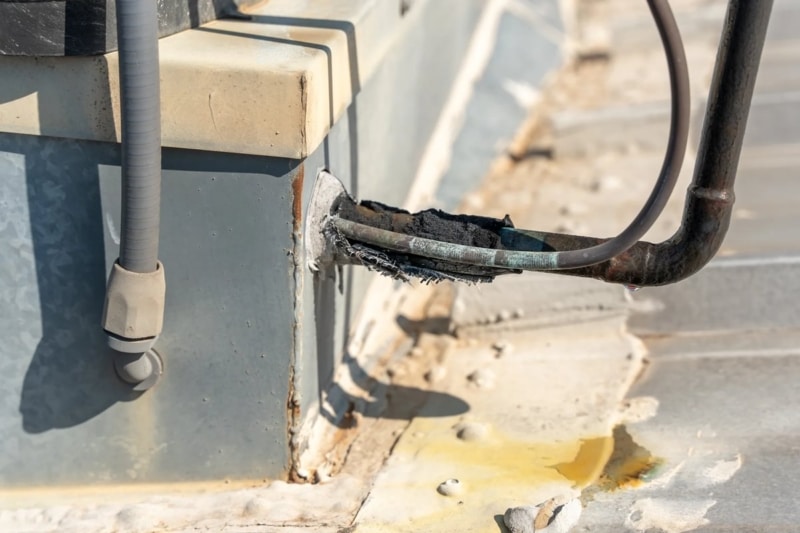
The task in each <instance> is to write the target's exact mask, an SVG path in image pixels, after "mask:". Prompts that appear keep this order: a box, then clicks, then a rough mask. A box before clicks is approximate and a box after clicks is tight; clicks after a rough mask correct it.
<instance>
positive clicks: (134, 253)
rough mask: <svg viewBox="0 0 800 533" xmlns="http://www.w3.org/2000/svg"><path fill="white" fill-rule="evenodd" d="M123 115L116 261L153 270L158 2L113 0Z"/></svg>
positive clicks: (157, 199) (158, 158) (157, 138)
mask: <svg viewBox="0 0 800 533" xmlns="http://www.w3.org/2000/svg"><path fill="white" fill-rule="evenodd" d="M117 34H118V41H119V76H120V93H121V119H122V224H121V226H122V228H121V235H120V251H119V263H120V265H121V266H122V267H123V268H124V269H126V270H130V271H132V272H140V273H147V272H153V271H155V270H156V264H157V261H158V232H159V209H160V204H161V113H160V101H161V99H160V91H159V70H158V5H157V2H155V0H117Z"/></svg>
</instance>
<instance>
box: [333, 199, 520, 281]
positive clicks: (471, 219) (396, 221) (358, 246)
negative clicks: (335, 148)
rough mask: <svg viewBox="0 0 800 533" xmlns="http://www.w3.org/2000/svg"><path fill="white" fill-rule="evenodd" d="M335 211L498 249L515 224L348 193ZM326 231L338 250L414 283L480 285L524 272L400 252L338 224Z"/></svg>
mask: <svg viewBox="0 0 800 533" xmlns="http://www.w3.org/2000/svg"><path fill="white" fill-rule="evenodd" d="M332 214H334V215H335V216H337V217H339V218H342V219H345V220H351V221H353V222H358V223H360V224H367V225H369V226H372V227H375V228H380V229H385V230H388V231H393V232H397V233H403V234H405V235H409V236H413V237H423V238H426V239H433V240H437V241H441V242H448V243H451V244H463V245H466V246H478V247H481V248H490V249H496V250H503V249H504V247H503V244H502V240H501V233H500V232H501V230H502V229H503V228H513V227H514V224H513V223H512V222H511V219H510V218H509V217H508V216H506V217H505V218H503V219H497V218H491V217H482V216H476V215H454V214H450V213H445V212H444V211H440V210H438V209H426V210H424V211H420V212H418V213H409V212H408V211H405V210H403V209H399V208H396V207H391V206H388V205H384V204H381V203H379V202H373V201H369V200H364V201H362V202H360V203H356V202H355V201H354V200H353V199H352V198H350V197H347V196H344V197H342V198H340V200H339V201H338V202H337V204H336V205H335V206H334V212H333V213H332ZM326 231H327V232H328V233H329V236H330V238H331V239H332V240H333V241H334V243H335V244H336V247H337V249H338V250H340V252H341V253H343V254H344V255H346V256H347V257H349V258H350V259H351V260H353V261H355V262H357V263H359V264H362V265H364V266H366V267H368V268H370V269H372V270H375V271H378V272H380V273H382V274H385V275H387V276H390V277H392V278H395V279H402V280H405V281H408V280H409V279H410V278H412V277H414V278H419V279H421V280H422V281H423V282H426V283H428V282H436V281H444V280H454V281H467V282H473V283H474V282H488V281H491V280H492V279H494V277H495V276H497V275H499V274H508V273H520V272H521V271H520V270H502V269H497V268H491V267H482V266H477V265H465V264H462V263H454V262H449V261H441V260H437V259H431V258H427V257H422V256H417V255H409V254H404V253H400V252H395V251H392V250H388V249H385V248H381V247H378V246H373V245H369V244H366V243H363V242H358V241H356V240H352V239H348V238H346V237H345V236H344V235H342V234H341V232H339V231H338V230H337V229H336V228H335V227H334V226H333V225H332V224H329V225H328V228H327V230H326Z"/></svg>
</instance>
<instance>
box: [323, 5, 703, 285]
mask: <svg viewBox="0 0 800 533" xmlns="http://www.w3.org/2000/svg"><path fill="white" fill-rule="evenodd" d="M647 3H648V5H649V7H650V12H651V13H652V15H653V19H654V21H655V23H656V26H657V27H658V31H659V35H660V36H661V41H662V43H663V46H664V52H665V54H666V57H667V67H668V69H669V76H670V90H671V94H672V108H671V109H672V112H671V121H670V132H669V142H668V144H667V149H666V153H665V155H664V162H663V164H662V167H661V171H660V173H659V176H658V179H657V181H656V184H655V186H654V187H653V191H652V192H651V194H650V197H649V198H648V199H647V201H646V203H645V205H644V207H642V210H641V211H640V212H639V214H638V215H637V216H636V218H634V220H633V221H632V222H631V223H630V225H629V226H628V227H627V228H625V229H624V230H623V231H622V233H620V234H619V235H617V236H616V237H614V238H612V239H608V240H607V241H605V242H602V243H600V244H596V245H594V246H591V247H588V248H581V249H577V250H560V251H519V250H497V249H491V248H478V247H474V246H465V245H460V244H452V243H448V242H440V241H435V240H432V239H425V238H421V237H413V236H408V235H405V234H401V233H395V232H390V231H387V230H383V229H379V228H373V227H371V226H367V225H365V224H359V223H356V222H353V221H350V220H345V219H342V218H333V219H332V221H331V222H332V223H333V225H334V226H335V227H336V228H337V230H338V231H340V232H341V234H342V235H344V236H345V237H347V238H348V239H352V240H355V241H360V242H364V243H367V244H371V245H373V246H380V247H382V248H386V249H389V250H393V251H396V252H402V253H407V254H412V255H417V256H422V257H431V258H435V259H439V260H442V261H452V262H455V263H464V264H470V265H480V266H492V267H498V268H510V269H521V270H562V269H572V268H578V267H587V266H590V265H594V264H597V263H602V262H605V261H608V260H609V259H611V258H613V257H616V256H617V255H619V254H621V253H623V252H625V251H626V250H628V249H629V248H631V247H632V246H633V245H634V244H636V242H637V241H638V240H639V239H641V238H642V236H644V234H645V233H646V232H647V230H648V229H650V227H651V226H652V225H653V223H654V222H655V221H656V219H657V218H658V216H659V215H660V214H661V211H662V210H663V209H664V206H665V205H666V203H667V200H668V199H669V197H670V195H671V194H672V191H673V189H674V188H675V184H676V183H677V181H678V175H679V173H680V169H681V165H682V164H683V158H684V155H685V154H686V144H687V141H688V137H689V122H690V117H691V114H690V106H691V101H690V94H689V72H688V67H687V64H686V55H685V52H684V49H683V42H682V41H681V36H680V31H679V29H678V25H677V23H676V22H675V17H674V15H673V14H672V10H671V9H670V6H669V2H667V0H647Z"/></svg>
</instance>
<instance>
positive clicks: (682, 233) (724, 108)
mask: <svg viewBox="0 0 800 533" xmlns="http://www.w3.org/2000/svg"><path fill="white" fill-rule="evenodd" d="M649 4H650V7H651V11H652V13H653V16H654V17H655V18H656V21H657V24H658V27H659V31H660V32H661V37H662V41H663V43H664V47H665V50H666V51H667V57H668V58H670V57H672V58H677V57H681V56H682V45H680V42H678V46H680V47H681V52H680V53H678V52H677V51H676V50H675V48H674V47H675V42H674V38H675V37H676V36H677V29H676V28H672V26H673V25H674V18H673V17H672V14H671V11H670V10H669V7H668V5H666V2H662V1H660V0H649ZM771 8H772V0H766V1H761V2H751V1H747V0H730V1H729V4H728V11H727V15H726V22H725V27H724V29H723V34H722V38H721V40H720V46H719V51H718V55H717V61H716V66H715V72H714V78H713V80H712V84H711V90H710V93H709V102H708V108H707V111H706V120H705V123H704V127H703V135H702V140H701V144H700V148H699V151H698V157H697V163H696V166H695V173H694V179H693V182H692V185H691V186H690V188H689V191H688V195H687V202H686V207H685V211H684V216H683V220H682V224H681V228H680V229H679V230H678V232H677V233H676V234H675V236H673V237H672V238H671V239H669V240H667V241H665V242H663V243H660V244H651V243H647V242H635V241H634V242H632V243H630V244H628V243H629V241H630V238H631V237H632V236H633V235H637V236H636V239H639V238H640V237H641V236H642V235H643V234H644V233H645V232H646V230H647V229H648V227H649V226H645V225H644V222H647V221H649V222H650V223H652V220H654V218H653V219H652V220H651V216H650V215H649V214H647V213H645V211H648V213H650V214H652V213H655V215H656V216H657V215H658V214H659V213H660V210H661V208H663V203H662V201H666V199H665V198H654V196H658V195H659V194H661V193H663V192H664V191H666V190H667V187H669V177H668V176H669V175H671V172H675V173H676V175H677V170H678V169H677V168H676V165H675V164H674V163H675V162H676V161H677V162H678V165H677V167H679V166H680V161H679V159H678V158H677V156H678V152H679V151H681V150H682V149H683V148H685V141H684V143H681V142H680V140H679V139H677V138H676V135H678V134H680V133H681V130H680V129H679V127H680V126H679V125H678V126H677V127H676V120H680V117H679V116H678V115H680V113H681V112H682V111H678V110H677V109H678V108H680V109H682V108H681V107H680V104H676V101H675V100H676V98H680V97H682V96H688V94H684V93H683V92H681V91H680V90H679V91H678V92H676V89H679V87H680V81H679V80H676V79H675V75H676V74H680V70H681V68H685V62H684V64H683V65H682V66H681V65H679V64H671V66H670V75H671V76H672V77H673V78H672V82H671V86H672V90H673V114H672V128H671V138H672V141H671V142H670V147H671V148H668V151H667V157H665V164H664V167H663V168H662V174H661V176H660V181H659V183H658V184H657V186H656V189H657V190H654V192H653V194H651V196H650V198H649V199H648V202H647V204H646V205H645V208H644V209H643V211H642V212H641V213H640V214H639V216H637V218H636V219H635V220H634V223H632V224H631V225H630V226H629V227H628V228H626V230H625V231H624V232H623V233H622V234H620V235H619V236H618V237H616V238H614V239H610V240H609V239H598V238H593V237H580V236H573V235H564V234H557V233H545V232H535V231H526V230H517V229H512V228H509V229H504V230H503V231H502V232H501V233H502V240H503V245H504V246H506V248H507V249H505V250H495V249H487V248H477V247H470V246H461V245H455V244H450V243H444V242H440V241H435V240H431V239H423V238H419V237H413V236H408V235H404V234H401V233H393V232H389V231H386V230H382V229H378V228H373V227H371V226H367V225H364V224H358V223H355V222H352V221H349V220H344V219H341V218H334V219H333V220H332V223H333V224H334V226H335V227H336V228H337V229H338V230H339V231H340V232H341V233H342V234H343V235H345V236H346V237H347V238H351V239H353V240H355V241H360V242H364V243H367V244H372V245H375V246H380V247H384V248H387V249H390V250H394V251H398V252H403V253H408V254H412V255H418V256H423V257H432V258H435V259H441V260H444V261H452V262H456V263H462V264H471V265H480V266H493V267H498V268H502V269H523V270H542V271H554V270H555V271H558V272H559V273H562V274H571V275H578V276H585V277H593V278H597V279H602V280H605V281H611V282H617V283H623V284H629V285H636V286H644V285H663V284H667V283H673V282H675V281H679V280H680V279H683V278H685V277H687V276H689V275H691V274H693V273H694V272H696V271H697V270H699V269H700V268H702V267H703V266H704V265H705V264H706V263H707V262H708V261H709V260H710V259H711V257H713V255H714V254H715V253H716V251H717V250H718V249H719V246H720V245H721V243H722V239H723V238H724V235H725V232H726V231H727V228H728V223H729V220H730V213H731V209H732V207H733V200H734V195H733V182H734V179H735V174H736V167H737V165H738V161H739V155H740V152H741V146H742V140H743V137H744V131H745V125H746V122H747V114H748V111H749V107H750V101H751V99H752V94H753V87H754V85H755V79H756V74H757V71H758V65H759V61H760V57H761V50H762V48H763V44H764V39H765V36H766V30H767V25H768V22H769V15H770V12H771ZM666 15H669V16H668V17H667V16H666ZM670 150H672V152H670ZM670 153H672V156H670ZM680 159H682V153H681V154H680ZM673 186H674V183H673ZM658 189H660V191H658ZM667 196H668V194H667ZM609 243H612V244H609ZM626 246H627V247H626ZM599 252H602V253H605V254H609V253H610V254H613V255H610V256H604V255H601V253H599Z"/></svg>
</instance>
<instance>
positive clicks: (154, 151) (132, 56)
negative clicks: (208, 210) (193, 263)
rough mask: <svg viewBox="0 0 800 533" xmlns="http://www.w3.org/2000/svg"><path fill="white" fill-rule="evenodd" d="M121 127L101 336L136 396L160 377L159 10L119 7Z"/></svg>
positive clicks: (121, 3) (133, 3)
mask: <svg viewBox="0 0 800 533" xmlns="http://www.w3.org/2000/svg"><path fill="white" fill-rule="evenodd" d="M116 6H117V35H118V42H119V78H120V102H121V113H120V115H121V122H122V214H121V218H122V223H121V233H120V253H119V259H118V260H117V262H116V263H115V264H114V266H113V268H112V271H111V275H110V277H109V280H108V288H107V291H106V301H105V308H104V312H103V329H104V330H105V331H106V333H107V335H108V339H109V344H110V346H111V347H112V348H114V349H115V350H117V351H118V352H122V354H125V355H119V356H118V357H117V359H116V361H115V365H116V368H117V372H118V374H119V376H120V377H121V378H122V379H123V380H125V381H127V382H129V383H132V384H134V385H135V387H138V388H140V389H144V388H149V386H152V384H153V383H154V382H155V379H157V377H158V375H159V374H160V373H161V361H160V359H159V358H158V355H157V354H155V353H154V352H153V351H152V346H153V344H154V343H155V341H156V339H157V337H158V335H159V334H160V333H161V329H162V325H163V316H164V295H165V280H164V268H163V266H162V265H161V263H160V262H159V261H158V234H159V215H160V204H161V113H160V105H161V101H160V87H159V82H160V77H159V65H158V4H157V3H156V2H154V1H150V0H147V1H143V0H117V2H116Z"/></svg>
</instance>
